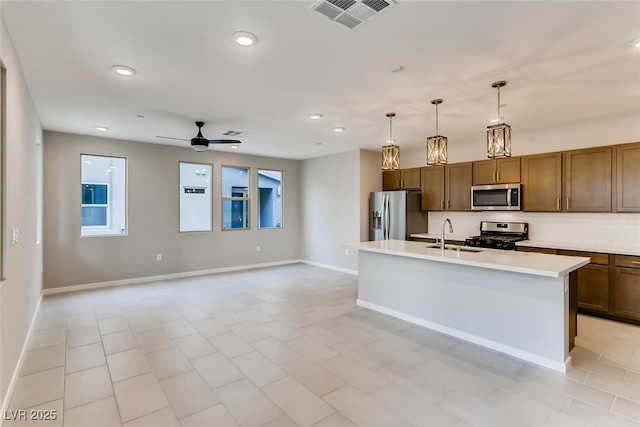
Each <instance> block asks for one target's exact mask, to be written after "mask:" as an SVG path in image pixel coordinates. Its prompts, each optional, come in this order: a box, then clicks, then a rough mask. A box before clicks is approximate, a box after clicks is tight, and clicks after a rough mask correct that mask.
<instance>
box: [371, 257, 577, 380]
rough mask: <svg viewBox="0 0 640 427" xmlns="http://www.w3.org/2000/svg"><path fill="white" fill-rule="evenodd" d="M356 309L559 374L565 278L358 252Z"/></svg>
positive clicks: (565, 359)
mask: <svg viewBox="0 0 640 427" xmlns="http://www.w3.org/2000/svg"><path fill="white" fill-rule="evenodd" d="M358 259H359V268H358V270H359V272H358V305H360V306H363V307H367V308H371V309H374V310H378V311H381V312H384V313H387V314H390V315H392V316H395V317H398V318H402V319H405V320H408V321H410V322H413V323H417V324H420V325H422V326H426V327H429V328H431V329H435V330H438V331H441V332H444V333H447V334H450V335H453V336H456V337H458V338H461V339H464V340H467V341H470V342H474V343H476V344H480V345H483V346H485V347H489V348H492V349H494V350H497V351H500V352H503V353H506V354H510V355H513V356H516V357H519V358H522V359H524V360H528V361H531V362H533V363H536V364H539V365H542V366H546V367H548V368H551V369H554V370H558V371H562V372H565V370H566V367H567V366H569V365H570V358H569V343H568V335H569V322H568V308H569V303H568V293H567V292H565V286H564V282H565V278H564V277H560V278H550V277H543V276H534V275H529V274H520V273H514V272H507V271H499V270H492V269H485V268H480V267H472V266H464V265H455V264H449V263H442V262H438V261H430V260H424V259H415V258H409V257H402V256H396V255H388V254H380V253H375V252H368V251H360V252H359V255H358Z"/></svg>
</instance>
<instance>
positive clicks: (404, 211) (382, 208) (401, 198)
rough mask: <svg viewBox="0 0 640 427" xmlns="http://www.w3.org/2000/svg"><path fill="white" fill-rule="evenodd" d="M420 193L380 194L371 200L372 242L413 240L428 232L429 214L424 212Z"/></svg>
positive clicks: (396, 192)
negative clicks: (419, 234)
mask: <svg viewBox="0 0 640 427" xmlns="http://www.w3.org/2000/svg"><path fill="white" fill-rule="evenodd" d="M420 197H421V194H420V192H416V191H379V192H376V193H371V195H370V196H369V213H370V217H369V240H389V239H395V240H409V236H410V235H411V234H414V233H426V232H427V213H426V212H422V211H421V210H420V208H421V202H420Z"/></svg>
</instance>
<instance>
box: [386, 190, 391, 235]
mask: <svg viewBox="0 0 640 427" xmlns="http://www.w3.org/2000/svg"><path fill="white" fill-rule="evenodd" d="M384 212H385V219H384V240H389V227H390V226H391V218H390V213H389V195H388V194H385V195H384Z"/></svg>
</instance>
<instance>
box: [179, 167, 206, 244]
mask: <svg viewBox="0 0 640 427" xmlns="http://www.w3.org/2000/svg"><path fill="white" fill-rule="evenodd" d="M183 164H189V165H198V166H203V167H208V168H209V170H208V173H209V229H207V230H184V231H183V230H182V205H181V204H182V194H183V191H184V187H185V185H183V184H182V165H183ZM213 170H214V169H213V163H197V162H188V161H182V160H180V161H178V233H209V232H212V231H214V230H213V229H214V227H213ZM189 187H194V188H195V186H189ZM199 188H200V187H199Z"/></svg>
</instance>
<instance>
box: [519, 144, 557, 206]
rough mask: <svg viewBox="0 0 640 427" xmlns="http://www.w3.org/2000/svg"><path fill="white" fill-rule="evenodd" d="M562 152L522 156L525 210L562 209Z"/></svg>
mask: <svg viewBox="0 0 640 427" xmlns="http://www.w3.org/2000/svg"><path fill="white" fill-rule="evenodd" d="M561 199H562V153H548V154H536V155H533V156H525V157H523V158H522V202H523V210H525V211H529V212H560V211H562V203H561Z"/></svg>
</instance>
